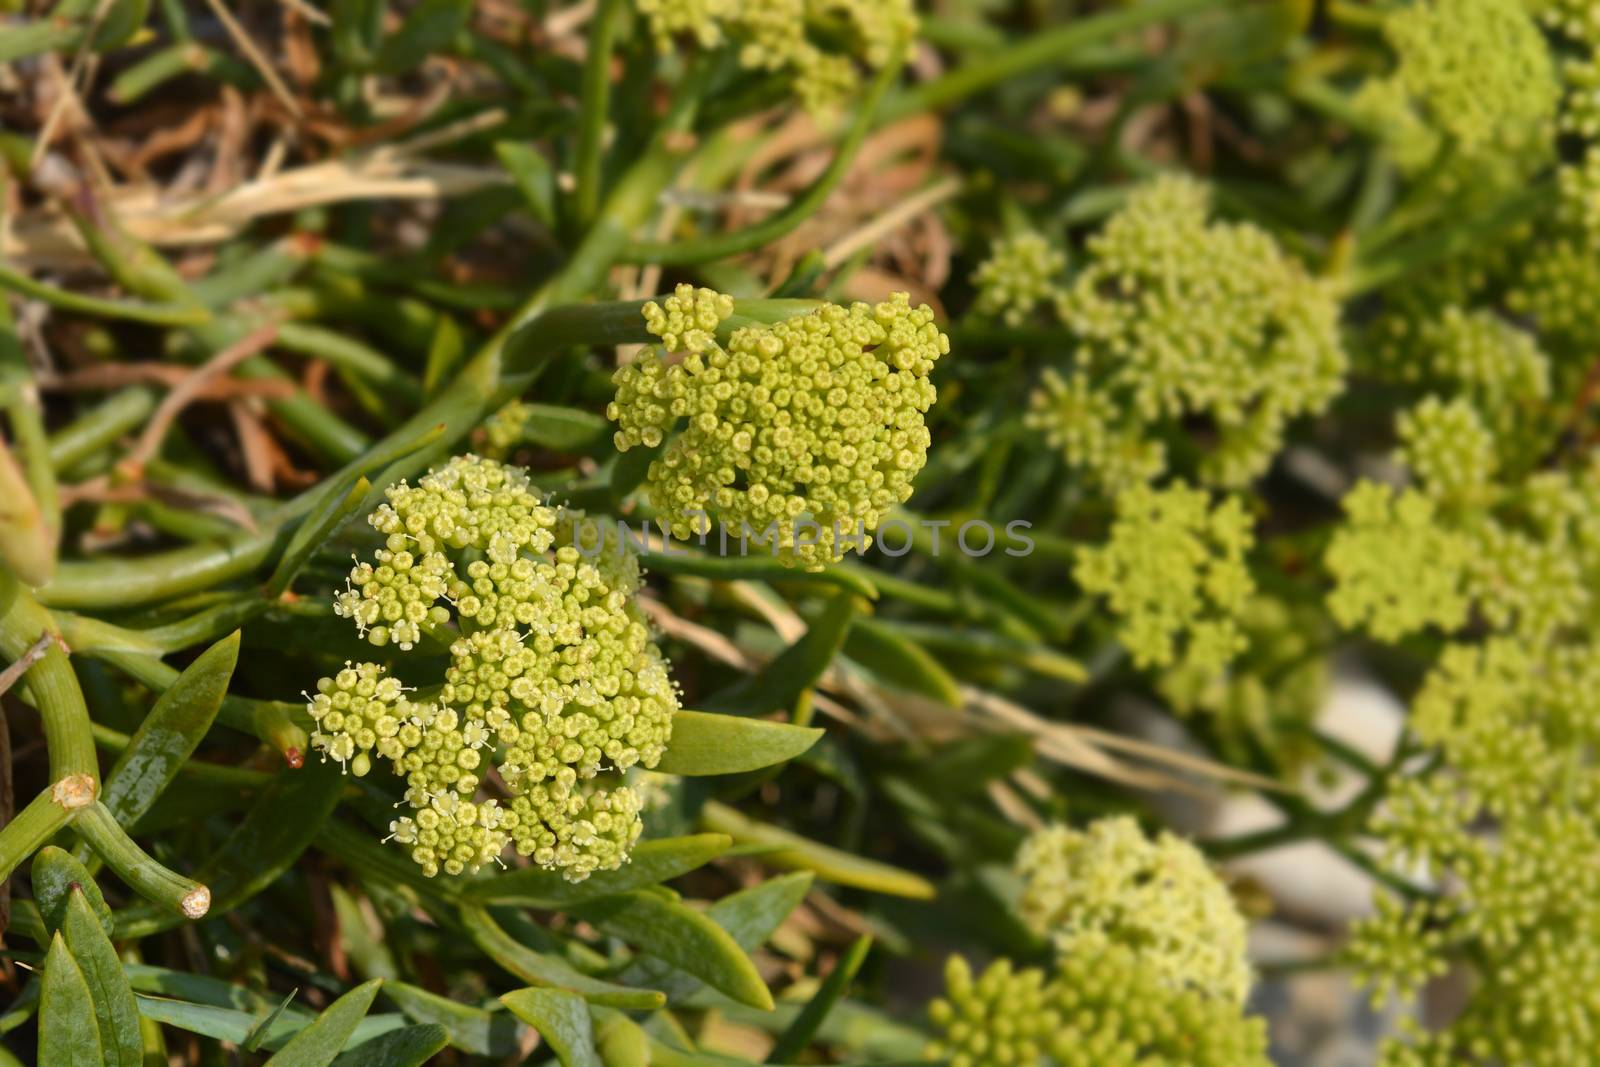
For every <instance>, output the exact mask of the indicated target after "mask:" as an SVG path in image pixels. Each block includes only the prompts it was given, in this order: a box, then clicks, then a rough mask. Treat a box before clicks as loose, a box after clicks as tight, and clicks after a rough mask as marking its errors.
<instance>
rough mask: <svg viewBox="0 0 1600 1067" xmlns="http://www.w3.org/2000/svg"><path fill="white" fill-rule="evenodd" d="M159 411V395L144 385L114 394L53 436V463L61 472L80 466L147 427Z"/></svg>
mask: <svg viewBox="0 0 1600 1067" xmlns="http://www.w3.org/2000/svg"><path fill="white" fill-rule="evenodd" d="M155 409H156V394H155V393H154V392H153V391H152V390H150V389H146V388H144V387H143V386H134V387H133V388H130V389H124V390H122V391H121V392H119V393H113V394H112V395H111V396H109V397H107V398H106V399H105V400H104V401H102V402H101V403H100V404H99V405H98V406H96V407H95V408H93V409H91V410H89V411H87V412H85V413H84V414H82V415H80V416H78V418H76V419H74V420H73V421H72V422H69V423H68V424H67V425H65V426H63V427H61V429H59V430H57V431H56V432H55V433H53V434H51V435H50V464H51V466H53V467H55V469H56V470H57V471H65V470H68V469H70V468H72V467H75V466H77V465H78V464H79V463H82V462H83V461H84V460H86V459H88V458H89V457H90V456H93V455H95V454H96V453H98V452H100V451H101V450H102V449H104V448H107V447H109V446H110V445H112V444H113V443H115V442H116V440H117V439H118V438H120V437H121V436H122V435H123V434H126V433H128V432H129V431H131V430H134V429H137V428H138V427H140V426H143V425H144V424H145V420H147V419H149V418H150V414H151V413H152V412H153V411H155Z"/></svg>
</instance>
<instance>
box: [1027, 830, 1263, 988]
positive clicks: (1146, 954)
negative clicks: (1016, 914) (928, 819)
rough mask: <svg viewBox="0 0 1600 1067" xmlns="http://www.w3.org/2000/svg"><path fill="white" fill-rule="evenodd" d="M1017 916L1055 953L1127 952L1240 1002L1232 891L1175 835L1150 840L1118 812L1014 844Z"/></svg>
mask: <svg viewBox="0 0 1600 1067" xmlns="http://www.w3.org/2000/svg"><path fill="white" fill-rule="evenodd" d="M1017 873H1018V874H1019V875H1020V876H1021V878H1022V883H1023V892H1022V901H1021V909H1022V917H1023V919H1024V920H1025V921H1026V922H1027V923H1028V925H1029V926H1031V927H1033V929H1034V930H1035V931H1036V932H1038V933H1039V934H1041V935H1044V936H1047V937H1049V938H1050V939H1051V940H1052V941H1053V942H1054V943H1055V946H1056V950H1057V951H1058V952H1059V953H1060V954H1061V955H1062V956H1072V957H1076V956H1080V955H1082V954H1083V952H1084V951H1085V950H1095V951H1099V950H1101V949H1103V948H1104V947H1105V946H1107V945H1118V946H1122V947H1124V948H1126V949H1128V950H1129V951H1131V952H1132V953H1133V954H1134V955H1135V956H1137V957H1138V960H1139V962H1140V963H1141V964H1143V965H1144V966H1146V967H1148V968H1149V969H1150V971H1151V972H1152V973H1153V974H1154V975H1156V976H1157V977H1158V978H1159V979H1160V980H1161V982H1162V983H1164V984H1165V985H1168V986H1171V987H1172V988H1174V989H1193V990H1198V991H1200V992H1202V993H1204V994H1205V995H1207V996H1212V997H1220V998H1223V999H1225V1000H1230V1001H1233V1002H1234V1003H1236V1004H1243V1003H1244V1000H1245V998H1246V997H1247V996H1248V995H1249V993H1250V984H1251V980H1252V979H1251V971H1250V965H1249V963H1248V962H1246V959H1245V938H1246V935H1247V933H1248V928H1247V926H1246V923H1245V920H1244V916H1243V915H1241V914H1240V913H1239V909H1238V907H1237V905H1235V903H1234V900H1233V894H1232V893H1230V892H1229V891H1228V887H1227V886H1225V885H1224V884H1223V883H1222V880H1221V879H1220V878H1219V877H1217V874H1216V872H1215V871H1213V870H1212V869H1211V866H1210V864H1208V863H1207V862H1206V858H1205V857H1204V856H1203V855H1201V854H1200V851H1199V850H1198V849H1196V848H1195V847H1194V846H1193V845H1191V844H1189V843H1188V842H1187V841H1184V840H1183V839H1182V838H1179V837H1175V836H1173V835H1172V834H1170V833H1165V832H1163V833H1162V834H1161V836H1159V837H1157V838H1155V839H1154V840H1151V839H1150V838H1148V837H1146V836H1145V835H1144V832H1143V831H1142V830H1140V829H1139V824H1138V823H1137V822H1135V821H1134V820H1133V819H1131V818H1129V817H1127V816H1121V817H1117V818H1108V819H1100V820H1098V821H1096V822H1094V823H1091V824H1090V825H1089V826H1088V828H1087V829H1085V830H1081V831H1080V830H1074V829H1072V828H1070V827H1066V826H1051V827H1047V828H1045V829H1043V830H1039V831H1037V832H1035V833H1034V834H1033V835H1032V836H1031V837H1029V838H1028V840H1027V841H1026V842H1024V843H1023V846H1022V848H1021V850H1020V851H1019V852H1018V853H1017Z"/></svg>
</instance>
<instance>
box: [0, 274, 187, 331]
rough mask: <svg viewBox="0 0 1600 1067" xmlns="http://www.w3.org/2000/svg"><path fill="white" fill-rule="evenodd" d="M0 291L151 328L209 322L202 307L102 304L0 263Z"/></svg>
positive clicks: (97, 300) (105, 302) (98, 299)
mask: <svg viewBox="0 0 1600 1067" xmlns="http://www.w3.org/2000/svg"><path fill="white" fill-rule="evenodd" d="M0 289H10V290H12V291H13V292H18V293H21V294H22V295H23V296H31V297H33V298H34V299H35V300H42V301H44V302H45V303H46V304H49V305H50V306H51V307H53V308H59V309H60V310H62V311H74V312H77V313H78V314H80V315H99V316H101V317H102V318H108V319H123V320H125V321H127V322H143V323H148V324H150V325H152V326H198V325H199V324H201V323H203V322H210V321H211V312H209V311H207V310H206V309H205V308H203V307H183V306H173V305H167V306H162V305H157V304H137V303H132V302H129V301H125V300H101V299H100V298H99V297H94V296H85V295H84V294H82V293H73V292H68V291H67V290H65V289H57V288H56V287H55V286H53V285H46V284H45V283H44V282H39V281H34V280H33V279H32V278H30V277H28V276H27V275H26V274H24V273H22V272H21V271H19V270H17V269H16V268H14V267H8V266H6V265H5V264H4V263H0Z"/></svg>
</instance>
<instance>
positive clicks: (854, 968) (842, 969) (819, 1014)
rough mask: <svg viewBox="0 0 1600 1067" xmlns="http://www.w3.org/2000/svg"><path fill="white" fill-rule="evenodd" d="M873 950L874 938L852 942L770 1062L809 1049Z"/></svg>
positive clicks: (786, 1032) (769, 1057)
mask: <svg viewBox="0 0 1600 1067" xmlns="http://www.w3.org/2000/svg"><path fill="white" fill-rule="evenodd" d="M871 951H872V938H870V937H861V938H857V939H856V943H855V944H853V945H851V946H850V948H849V950H848V951H846V952H845V954H844V955H843V956H840V957H839V962H837V963H835V964H834V965H833V971H832V972H831V973H830V974H829V975H828V977H827V979H826V980H824V981H823V983H822V986H821V988H819V989H818V990H817V991H816V993H815V994H814V995H813V996H812V997H811V1000H810V1001H809V1002H808V1003H807V1004H806V1006H805V1007H804V1008H803V1009H801V1011H800V1014H799V1015H797V1016H795V1018H794V1021H793V1022H792V1023H790V1024H789V1026H788V1028H787V1029H786V1030H784V1032H783V1033H782V1034H780V1035H779V1036H778V1040H777V1043H776V1044H774V1045H773V1046H772V1051H771V1052H769V1053H767V1062H768V1063H788V1062H789V1061H790V1060H792V1059H794V1058H795V1057H796V1056H798V1055H800V1053H802V1052H804V1051H805V1048H806V1046H807V1045H809V1044H811V1039H812V1038H814V1037H815V1036H816V1034H817V1031H818V1030H819V1029H820V1028H821V1027H822V1024H823V1023H824V1022H826V1021H827V1019H828V1013H829V1012H831V1011H832V1010H833V1006H834V1005H835V1004H837V1003H838V1002H839V998H841V997H843V996H844V995H845V993H846V992H848V991H849V989H850V983H851V982H853V981H855V977H856V973H857V972H858V971H860V970H861V964H862V963H863V962H865V961H866V958H867V953H868V952H871Z"/></svg>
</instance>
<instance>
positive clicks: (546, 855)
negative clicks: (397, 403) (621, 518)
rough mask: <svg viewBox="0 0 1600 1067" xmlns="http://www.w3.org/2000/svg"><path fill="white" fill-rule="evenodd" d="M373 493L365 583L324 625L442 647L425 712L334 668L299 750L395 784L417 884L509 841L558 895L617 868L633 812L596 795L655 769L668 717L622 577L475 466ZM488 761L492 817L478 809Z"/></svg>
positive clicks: (566, 521)
mask: <svg viewBox="0 0 1600 1067" xmlns="http://www.w3.org/2000/svg"><path fill="white" fill-rule="evenodd" d="M385 495H386V497H387V502H386V503H384V504H382V505H380V506H379V507H378V508H377V510H376V511H374V512H373V513H372V515H371V516H370V517H369V520H368V521H369V522H370V523H371V525H372V527H373V528H374V529H375V530H377V531H378V532H379V533H380V534H382V535H383V538H384V540H383V547H381V548H379V549H378V550H377V551H376V552H375V553H374V556H375V558H376V560H377V565H376V566H374V565H373V564H371V563H368V562H364V561H363V562H358V563H357V564H356V566H355V568H354V569H353V570H352V571H351V574H350V586H349V588H348V589H347V590H346V591H345V592H344V593H343V594H341V595H340V596H339V597H338V598H337V601H336V603H335V611H336V612H337V613H338V614H340V615H342V616H344V617H346V618H350V619H353V620H354V621H355V623H356V626H357V627H358V629H359V630H360V632H361V633H362V634H364V635H365V637H366V638H367V640H368V641H370V642H371V643H373V644H375V645H384V644H388V643H393V644H395V645H396V646H397V647H399V648H400V649H402V650H404V649H410V648H412V647H414V646H415V645H416V644H417V643H418V642H420V641H423V640H424V639H425V638H426V639H429V640H432V641H436V642H438V643H439V644H441V645H444V646H447V648H448V651H449V666H448V667H447V669H446V670H445V675H444V678H443V684H442V685H441V686H439V687H438V688H437V689H436V690H431V691H430V692H431V693H433V694H434V695H432V696H431V698H430V699H426V700H424V699H421V698H416V699H413V698H412V697H411V696H408V695H407V690H406V689H405V688H404V687H403V686H402V685H401V684H400V682H399V681H398V680H397V679H396V678H395V677H394V676H392V675H388V674H386V673H385V671H384V668H383V667H381V666H378V665H377V664H373V663H357V664H347V665H346V667H345V669H344V670H342V671H340V672H339V673H338V674H337V675H335V676H334V677H332V678H323V679H322V680H321V681H319V682H318V683H317V692H316V695H315V696H312V697H311V698H310V700H309V703H308V706H307V710H308V711H309V712H310V714H311V717H312V718H313V719H314V720H315V721H316V732H315V733H314V734H313V736H312V743H313V744H314V745H315V746H316V747H317V748H319V749H320V750H322V752H323V753H324V754H325V756H326V757H331V758H333V759H336V760H338V761H339V762H340V763H348V764H349V767H350V770H352V771H353V772H354V773H355V774H357V775H365V774H367V773H368V772H369V771H370V769H371V766H372V760H373V758H374V756H376V757H377V758H380V759H384V760H387V761H389V764H390V766H391V767H392V768H393V770H394V772H395V773H396V774H397V775H399V776H401V777H402V778H404V779H405V781H406V786H407V788H406V795H405V802H406V804H407V805H408V806H409V808H410V809H411V813H410V814H409V815H406V816H403V817H401V818H399V819H396V820H395V821H394V823H393V824H392V826H391V829H392V830H393V837H394V839H395V840H397V841H399V842H400V843H401V844H402V845H404V846H406V847H407V848H408V849H409V851H410V853H411V856H412V858H413V859H414V860H416V862H417V863H418V864H420V865H421V866H422V868H423V870H424V871H425V872H426V873H427V874H429V875H433V874H435V873H437V872H438V871H440V870H443V871H446V872H448V873H451V874H459V873H461V872H463V871H471V870H475V869H477V868H478V867H480V866H482V865H483V864H485V863H487V862H490V861H491V860H493V859H495V858H496V857H498V856H499V854H500V852H501V851H502V850H503V849H504V848H505V846H506V845H507V844H508V843H509V844H511V845H512V846H514V847H515V848H516V850H517V852H518V853H519V854H521V855H524V856H530V857H532V858H533V860H534V862H536V863H538V864H539V865H540V866H543V867H546V868H550V869H559V870H561V871H562V872H563V873H564V874H565V875H566V877H568V878H571V879H574V880H578V879H582V878H584V877H586V876H587V875H589V874H590V873H591V872H593V871H596V870H607V869H611V868H615V867H617V866H618V865H620V864H621V863H622V862H623V860H625V859H626V858H627V853H628V849H629V847H630V846H631V845H632V843H633V841H634V840H635V839H636V838H637V837H638V835H639V833H640V830H641V826H640V820H639V809H640V803H639V800H638V798H637V797H636V796H635V795H634V794H633V791H632V790H631V789H629V788H628V787H627V786H621V785H619V786H616V787H615V788H611V789H602V788H598V787H596V786H595V784H594V779H595V778H596V777H597V776H598V775H600V774H601V773H602V772H606V771H625V770H627V769H628V768H630V767H633V766H635V765H638V766H642V767H652V766H654V765H655V764H656V762H657V761H658V760H659V759H660V758H661V753H662V751H663V750H664V748H665V746H666V744H667V741H668V740H669V739H670V737H671V732H672V714H673V712H674V711H675V710H676V708H677V705H678V701H677V695H676V692H675V690H674V687H673V684H672V681H671V679H670V677H669V676H668V673H667V664H666V661H665V660H664V659H663V658H662V656H661V654H660V653H659V651H658V650H657V649H656V647H655V645H654V644H653V643H652V641H651V639H650V634H649V631H648V629H647V628H646V626H645V623H644V621H643V619H642V618H641V617H640V615H639V614H638V612H637V610H636V609H634V608H633V606H632V604H631V597H632V595H633V594H634V593H635V592H636V591H637V589H638V587H639V569H638V563H637V560H636V559H635V558H633V556H632V555H631V554H630V553H629V552H628V551H627V550H626V548H625V547H624V546H619V545H615V544H612V545H610V548H609V551H598V552H594V553H587V554H586V553H585V552H584V551H582V549H583V548H584V547H585V546H597V545H600V544H601V543H602V542H601V538H600V537H599V531H598V530H597V529H596V528H594V527H593V524H592V523H590V522H588V521H587V520H585V519H584V518H583V516H582V515H581V514H577V513H572V512H567V511H565V510H564V509H561V508H558V507H553V506H551V505H549V504H547V503H546V502H545V501H544V498H543V497H542V495H541V494H540V493H539V491H538V490H537V488H536V487H535V486H533V485H532V484H531V483H530V482H529V481H528V478H527V475H526V473H525V472H524V471H522V470H520V469H518V468H515V467H507V466H504V465H502V464H500V463H496V462H494V461H492V460H485V459H480V458H478V457H476V456H462V457H457V458H456V459H453V460H451V461H450V462H449V463H448V464H447V465H445V466H444V467H442V468H440V469H438V470H435V471H432V472H430V473H429V474H427V475H426V476H424V477H423V478H421V479H420V480H419V481H418V482H417V484H416V485H414V486H413V485H408V484H407V483H405V482H401V483H399V484H398V485H394V486H391V487H390V488H389V489H388V490H387V491H386V494H385ZM452 620H454V621H455V622H456V623H457V624H458V628H451V627H450V623H451V621H452ZM497 757H498V760H499V762H498V768H497V769H498V772H499V778H500V781H501V782H502V783H503V785H504V787H505V789H506V791H507V792H508V793H509V794H510V797H509V800H501V799H499V798H496V797H492V796H490V797H482V798H481V799H480V798H479V790H480V786H481V785H482V784H483V781H484V777H485V775H486V774H487V772H488V769H489V767H490V765H491V761H493V760H495V759H496V758H497Z"/></svg>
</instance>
